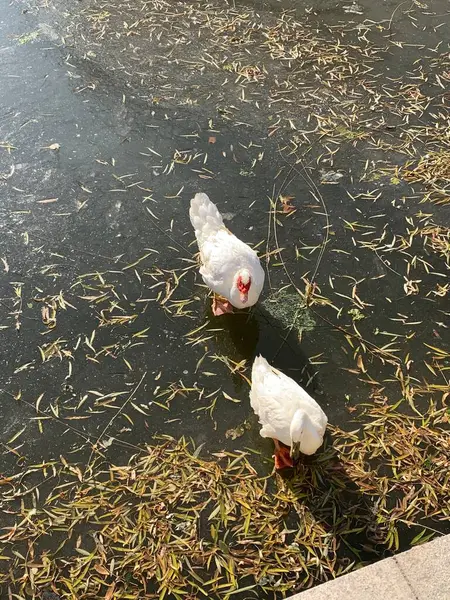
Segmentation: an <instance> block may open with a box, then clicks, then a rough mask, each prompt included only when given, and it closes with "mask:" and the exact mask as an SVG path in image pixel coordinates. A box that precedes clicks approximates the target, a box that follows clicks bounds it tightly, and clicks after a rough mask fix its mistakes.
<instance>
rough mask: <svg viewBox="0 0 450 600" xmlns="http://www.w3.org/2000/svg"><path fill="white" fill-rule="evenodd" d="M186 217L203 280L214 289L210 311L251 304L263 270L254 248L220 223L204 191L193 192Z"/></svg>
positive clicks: (261, 283) (260, 288) (260, 284)
mask: <svg viewBox="0 0 450 600" xmlns="http://www.w3.org/2000/svg"><path fill="white" fill-rule="evenodd" d="M189 217H190V219H191V223H192V226H193V228H194V229H195V237H196V238H197V243H198V248H199V250H200V258H201V261H202V266H201V268H200V274H201V275H202V277H203V281H204V282H205V283H206V285H207V286H208V287H209V288H210V289H211V290H212V291H213V292H214V299H213V313H214V315H216V316H218V315H223V314H225V313H227V312H233V308H232V306H234V307H235V308H246V307H247V306H253V305H254V304H256V302H257V301H258V298H259V295H260V293H261V290H262V288H263V285H264V271H263V268H262V267H261V263H260V262H259V258H258V255H257V254H256V252H255V251H254V250H253V249H252V248H250V246H247V244H245V243H244V242H242V241H241V240H239V239H238V238H237V237H236V236H235V235H233V234H232V233H231V231H229V230H228V229H227V228H226V227H225V225H224V224H223V219H222V215H221V214H220V212H219V211H218V210H217V207H216V205H215V204H213V203H212V202H211V200H210V199H209V198H208V196H207V195H206V194H195V197H194V198H192V200H191V208H190V210H189Z"/></svg>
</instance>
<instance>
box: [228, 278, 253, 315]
mask: <svg viewBox="0 0 450 600" xmlns="http://www.w3.org/2000/svg"><path fill="white" fill-rule="evenodd" d="M251 287H252V277H251V275H250V271H249V270H248V269H240V270H239V271H238V272H237V273H236V275H235V277H234V281H233V288H232V290H231V302H232V304H233V305H234V306H236V308H245V307H246V306H252V304H253V302H249V299H248V296H249V293H250V290H251Z"/></svg>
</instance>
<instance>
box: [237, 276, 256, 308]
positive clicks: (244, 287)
mask: <svg viewBox="0 0 450 600" xmlns="http://www.w3.org/2000/svg"><path fill="white" fill-rule="evenodd" d="M251 285H252V280H251V278H250V279H249V280H248V283H243V281H242V278H241V276H239V277H238V280H237V289H238V290H239V293H240V295H241V302H242V304H245V303H246V302H247V300H248V290H249V289H250V286H251Z"/></svg>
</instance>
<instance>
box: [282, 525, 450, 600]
mask: <svg viewBox="0 0 450 600" xmlns="http://www.w3.org/2000/svg"><path fill="white" fill-rule="evenodd" d="M430 599H432V600H450V535H446V536H442V537H439V538H437V539H435V540H433V541H432V542H429V543H428V544H424V545H423V546H417V547H416V548H412V549H411V550H408V551H407V552H403V553H402V554H399V555H397V556H394V557H392V558H386V559H385V560H381V561H379V562H377V563H375V564H373V565H370V566H368V567H364V568H363V569H359V570H357V571H353V572H352V573H349V574H348V575H344V576H343V577H340V578H338V579H334V580H333V581H328V582H327V583H324V584H322V585H319V586H317V587H315V588H313V589H311V590H307V591H305V592H301V593H300V594H296V595H295V596H291V597H290V598H289V599H288V600H430Z"/></svg>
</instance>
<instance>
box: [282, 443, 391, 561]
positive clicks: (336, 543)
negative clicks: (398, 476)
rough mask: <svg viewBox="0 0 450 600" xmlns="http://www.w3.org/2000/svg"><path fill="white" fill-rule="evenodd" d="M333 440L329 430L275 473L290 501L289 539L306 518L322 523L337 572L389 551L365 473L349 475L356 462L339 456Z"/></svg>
mask: <svg viewBox="0 0 450 600" xmlns="http://www.w3.org/2000/svg"><path fill="white" fill-rule="evenodd" d="M331 442H332V440H331V436H330V435H329V434H327V435H326V439H325V449H323V450H322V451H320V450H319V451H318V453H316V454H315V455H313V456H302V457H301V459H300V461H299V463H298V464H297V465H296V466H295V468H293V469H284V470H283V471H279V472H278V474H279V476H280V477H281V479H282V480H283V484H284V486H285V487H286V489H287V490H288V491H289V493H290V497H291V502H292V503H291V506H290V510H289V513H288V515H287V517H286V527H287V529H289V531H291V533H290V536H291V538H292V539H291V540H290V541H288V542H287V543H295V540H296V537H298V536H299V535H300V536H301V535H302V532H304V528H305V522H306V523H308V521H309V523H308V526H309V527H310V528H314V527H318V528H320V529H321V530H322V532H323V535H324V536H326V538H327V539H328V544H329V545H330V547H331V549H332V550H333V551H334V553H335V556H336V561H337V564H336V565H335V567H334V570H335V572H336V571H337V572H339V570H342V569H345V568H346V567H347V566H348V565H350V564H351V563H357V564H359V565H363V564H366V563H372V562H374V560H378V559H382V558H385V557H386V556H390V555H391V554H392V553H391V552H390V551H389V550H388V549H387V548H386V546H385V544H384V542H385V540H386V536H387V534H388V525H383V524H382V523H380V522H379V516H378V509H377V503H376V501H375V500H373V499H372V497H371V495H370V488H371V486H370V483H369V480H368V479H369V478H368V474H367V475H366V477H367V479H364V481H363V480H361V481H359V482H358V480H357V475H355V477H352V475H351V474H350V473H349V471H350V470H351V469H352V468H355V467H354V466H353V465H349V464H345V462H343V461H342V460H341V459H340V457H339V455H338V453H337V451H336V450H335V448H333V446H332V445H330V444H331ZM362 486H364V488H365V489H363V488H362ZM366 490H367V491H366Z"/></svg>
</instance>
